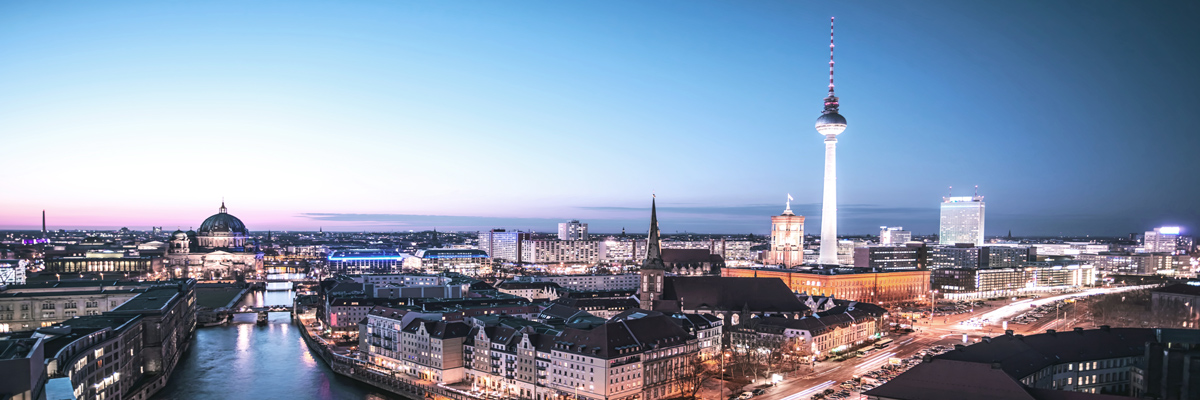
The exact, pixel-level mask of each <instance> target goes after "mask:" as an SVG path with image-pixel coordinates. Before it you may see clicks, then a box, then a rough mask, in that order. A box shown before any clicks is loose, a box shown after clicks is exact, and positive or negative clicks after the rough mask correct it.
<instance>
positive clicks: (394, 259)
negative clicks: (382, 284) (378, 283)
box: [326, 249, 412, 274]
mask: <svg viewBox="0 0 1200 400" xmlns="http://www.w3.org/2000/svg"><path fill="white" fill-rule="evenodd" d="M409 257H412V256H410V255H408V254H401V253H398V252H396V251H393V250H382V249H351V250H336V251H333V252H330V253H329V256H328V257H327V258H326V260H327V262H328V265H329V271H330V272H337V273H347V274H369V273H389V272H398V271H400V269H401V268H402V267H403V266H404V260H405V259H407V258H409Z"/></svg>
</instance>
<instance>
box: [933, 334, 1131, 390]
mask: <svg viewBox="0 0 1200 400" xmlns="http://www.w3.org/2000/svg"><path fill="white" fill-rule="evenodd" d="M1154 340H1155V337H1154V330H1153V329H1143V328H1111V329H1109V328H1102V329H1089V330H1082V329H1081V330H1076V331H1067V332H1055V333H1043V334H1039V335H1032V336H1020V335H1007V334H1006V335H1001V336H997V337H994V338H990V339H988V340H985V341H982V342H979V343H975V344H972V345H970V346H965V347H961V348H958V349H955V350H953V351H950V352H947V353H945V354H942V355H939V356H937V358H938V359H944V360H956V361H967V362H977V363H989V364H990V363H1000V364H1001V365H1002V366H1003V369H1004V371H1005V372H1007V373H1008V374H1009V375H1012V376H1013V378H1016V379H1021V378H1024V377H1026V376H1029V375H1030V374H1033V373H1034V372H1037V371H1040V370H1041V369H1042V368H1046V367H1048V366H1051V365H1054V364H1059V363H1068V362H1076V361H1089V360H1100V359H1106V358H1117V357H1134V356H1139V355H1142V354H1143V353H1144V351H1145V348H1146V347H1145V345H1146V342H1149V341H1154Z"/></svg>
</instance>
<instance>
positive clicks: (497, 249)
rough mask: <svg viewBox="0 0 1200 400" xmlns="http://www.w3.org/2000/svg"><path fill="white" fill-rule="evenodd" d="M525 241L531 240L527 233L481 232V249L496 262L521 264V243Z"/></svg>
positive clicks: (493, 230) (498, 230)
mask: <svg viewBox="0 0 1200 400" xmlns="http://www.w3.org/2000/svg"><path fill="white" fill-rule="evenodd" d="M525 240H529V233H527V232H518V231H512V232H509V231H505V230H504V229H492V230H490V231H484V232H479V249H480V250H483V251H486V252H487V253H488V256H491V257H492V259H493V260H496V261H508V262H521V261H522V260H521V242H522V241H525Z"/></svg>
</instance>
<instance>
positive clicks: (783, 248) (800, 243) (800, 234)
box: [767, 195, 804, 267]
mask: <svg viewBox="0 0 1200 400" xmlns="http://www.w3.org/2000/svg"><path fill="white" fill-rule="evenodd" d="M791 199H792V196H791V195H788V203H787V208H785V209H784V210H783V214H779V215H775V216H772V217H771V247H770V249H771V250H770V252H768V253H767V263H768V264H777V265H782V266H785V267H792V266H796V265H800V264H803V263H804V216H803V215H796V213H793V212H792V202H791Z"/></svg>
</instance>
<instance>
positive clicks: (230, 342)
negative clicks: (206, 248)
mask: <svg viewBox="0 0 1200 400" xmlns="http://www.w3.org/2000/svg"><path fill="white" fill-rule="evenodd" d="M294 295H295V293H293V292H291V291H279V292H274V291H273V292H261V291H260V292H254V293H253V294H252V295H248V296H246V300H245V301H244V303H243V305H250V306H254V307H262V306H273V305H290V304H291V302H292V298H293V296H294ZM254 323H255V314H253V313H250V314H239V315H237V316H236V317H235V318H234V320H233V322H232V323H230V324H229V325H226V326H217V327H211V328H198V329H197V330H196V335H195V338H194V340H193V342H192V347H191V349H190V350H189V351H188V352H187V353H186V355H185V356H184V358H183V359H181V360H180V361H179V366H178V367H177V368H176V369H175V374H174V375H173V376H172V377H171V381H170V383H169V384H168V385H167V388H166V389H163V391H162V392H159V393H158V394H157V395H156V396H155V397H154V398H156V399H254V400H260V399H288V400H300V399H371V400H382V399H398V398H399V397H397V396H394V395H390V394H388V393H386V392H383V391H381V390H379V389H376V388H374V387H371V386H368V385H365V384H362V383H359V382H357V381H355V380H353V379H349V378H346V377H343V376H339V375H336V374H334V373H333V372H332V371H330V370H329V368H328V367H327V366H326V365H325V364H324V362H322V361H320V360H318V359H317V358H316V356H314V355H313V354H312V353H310V352H309V351H308V348H307V347H306V346H305V345H304V341H303V339H301V338H300V332H299V331H298V330H297V329H298V328H297V327H296V326H295V325H292V324H291V318H290V315H289V314H288V313H270V314H269V318H268V323H269V325H268V326H256V325H255V324H254Z"/></svg>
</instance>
